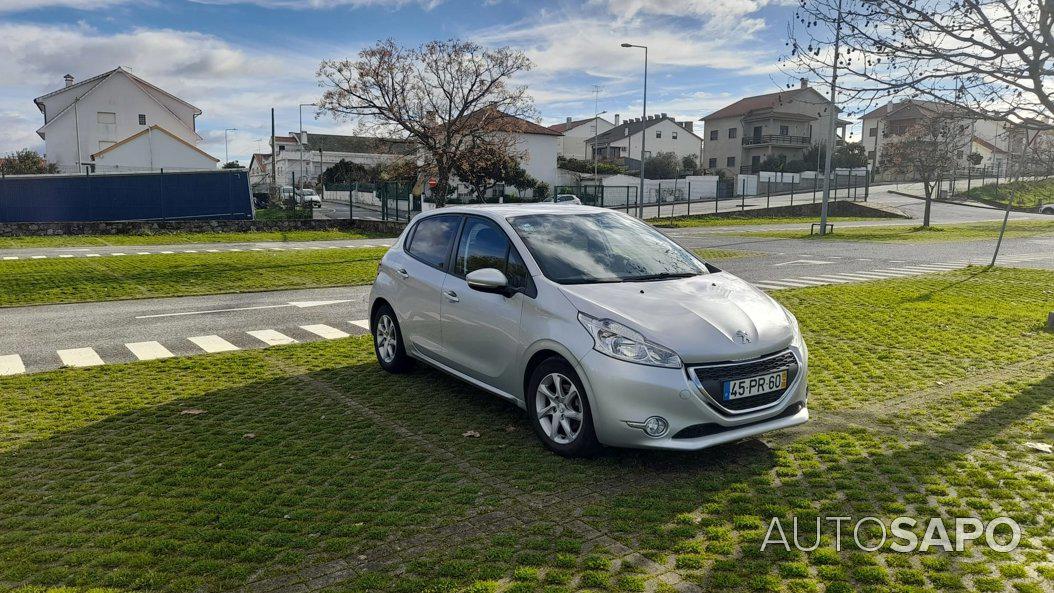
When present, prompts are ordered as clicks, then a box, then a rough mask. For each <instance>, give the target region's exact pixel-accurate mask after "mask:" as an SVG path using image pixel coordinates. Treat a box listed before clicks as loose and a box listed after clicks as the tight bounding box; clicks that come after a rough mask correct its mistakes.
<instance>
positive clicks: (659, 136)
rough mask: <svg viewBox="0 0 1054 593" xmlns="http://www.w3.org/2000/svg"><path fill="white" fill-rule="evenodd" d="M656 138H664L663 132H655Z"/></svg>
mask: <svg viewBox="0 0 1054 593" xmlns="http://www.w3.org/2000/svg"><path fill="white" fill-rule="evenodd" d="M655 137H656V138H662V130H655Z"/></svg>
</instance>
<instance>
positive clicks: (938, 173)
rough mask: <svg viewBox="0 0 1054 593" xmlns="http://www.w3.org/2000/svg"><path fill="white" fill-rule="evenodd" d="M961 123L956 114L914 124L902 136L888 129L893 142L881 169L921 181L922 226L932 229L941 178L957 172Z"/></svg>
mask: <svg viewBox="0 0 1054 593" xmlns="http://www.w3.org/2000/svg"><path fill="white" fill-rule="evenodd" d="M960 121H961V120H960V119H958V118H957V117H955V115H954V114H941V113H938V114H934V115H932V116H929V117H926V118H923V119H921V120H919V121H918V122H916V123H915V125H913V126H912V127H911V128H909V129H908V130H906V131H905V132H904V133H903V134H900V135H894V134H893V131H892V130H890V129H888V128H887V129H886V131H885V134H886V136H890V137H893V140H891V141H889V142H887V143H886V145H885V147H884V148H883V150H882V158H881V162H880V164H879V166H881V167H882V169H883V170H885V171H889V172H892V173H902V174H905V175H911V176H912V177H914V178H915V179H917V180H918V181H921V182H922V187H923V191H924V192H925V196H926V208H925V211H924V214H923V217H922V226H923V227H924V228H928V227H929V226H930V210H931V208H932V205H933V192H934V190H935V189H936V188H937V187H938V186H939V185H940V182H941V180H942V179H946V178H948V177H949V176H950V175H951V174H952V172H953V171H955V168H956V165H957V163H958V160H959V158H960V156H961V152H962V138H963V130H962V124H961V123H959V122H960Z"/></svg>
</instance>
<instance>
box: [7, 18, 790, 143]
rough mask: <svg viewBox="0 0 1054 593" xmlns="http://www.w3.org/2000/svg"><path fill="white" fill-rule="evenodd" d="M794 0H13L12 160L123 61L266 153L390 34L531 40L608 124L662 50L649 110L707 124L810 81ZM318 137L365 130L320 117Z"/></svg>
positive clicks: (217, 135) (217, 130)
mask: <svg viewBox="0 0 1054 593" xmlns="http://www.w3.org/2000/svg"><path fill="white" fill-rule="evenodd" d="M795 4H796V3H795V2H794V1H793V0H583V1H581V2H570V1H529V0H474V1H466V0H197V1H189V0H2V2H0V80H3V81H4V82H3V84H2V85H0V126H2V129H4V130H5V131H6V132H7V134H5V135H4V137H2V138H0V154H2V153H6V152H9V151H12V150H16V149H18V148H22V147H27V146H28V147H32V148H37V149H42V148H43V143H42V142H41V141H40V138H39V137H38V136H37V135H36V134H35V130H36V129H37V128H38V127H39V126H40V125H41V124H42V123H43V122H42V116H41V115H40V113H39V111H37V109H36V107H35V106H34V105H33V101H32V100H33V98H34V97H36V96H39V95H41V94H44V93H46V92H49V91H52V90H55V89H56V88H59V87H60V86H61V85H62V76H63V75H64V74H66V73H67V72H69V73H72V74H73V75H74V76H76V77H77V79H78V80H80V79H84V78H87V77H89V76H93V75H95V74H98V73H100V72H104V71H106V70H109V69H111V68H113V67H116V66H118V65H122V66H125V67H128V68H130V69H131V70H132V71H133V72H135V73H136V74H138V75H139V76H141V77H143V78H145V79H146V80H148V81H150V82H152V83H154V84H156V85H158V86H160V87H162V88H164V89H165V90H168V91H169V92H172V93H174V94H176V95H178V96H180V97H181V98H183V99H186V100H187V101H189V102H191V103H193V104H195V105H197V106H198V107H200V108H201V109H202V110H203V112H204V113H203V115H202V116H200V117H199V118H198V128H199V133H201V135H202V136H204V137H205V142H204V143H203V144H202V148H203V149H205V150H207V151H208V152H210V153H211V154H213V155H215V156H217V157H218V158H221V159H222V158H223V152H224V145H223V130H224V128H237V131H236V132H233V133H231V135H230V157H231V158H232V159H239V160H241V161H242V162H243V163H247V162H248V158H249V156H250V155H251V154H252V153H253V152H255V151H257V150H258V149H263V150H266V139H267V137H268V135H269V133H270V130H269V126H270V122H269V119H268V118H269V110H270V108H271V107H272V106H273V107H275V108H276V110H277V130H278V132H279V133H286V132H288V131H290V130H295V129H297V127H298V123H297V104H298V103H308V102H314V101H316V100H317V99H318V96H319V94H320V89H319V88H318V85H317V82H316V79H315V70H316V68H317V66H318V63H319V61H320V60H322V59H325V58H343V57H353V56H354V55H355V53H356V52H357V51H358V50H359V49H360V48H362V47H364V46H366V45H370V44H372V43H373V42H376V41H377V40H379V39H383V38H387V37H391V38H393V39H395V40H396V41H398V42H400V43H402V44H407V45H416V44H419V43H421V42H424V41H428V40H430V39H437V38H443V39H445V38H451V37H460V38H466V39H473V40H476V41H479V42H481V43H485V44H488V45H494V46H499V45H511V46H514V47H517V48H520V49H523V50H524V51H525V52H527V54H528V55H529V56H530V57H531V58H532V60H533V61H534V63H535V67H534V69H533V70H531V71H530V72H528V73H526V74H524V75H523V76H522V77H520V79H519V82H521V83H523V84H526V85H527V86H528V89H529V90H530V92H531V94H532V96H533V97H534V99H535V103H536V108H537V110H538V112H539V113H540V114H541V117H542V121H543V123H546V124H550V123H556V122H558V121H562V120H563V119H564V118H565V117H567V116H571V117H575V118H579V117H588V116H590V115H592V114H593V91H592V89H593V85H599V86H600V87H601V91H600V107H599V109H601V110H607V111H608V115H607V116H606V117H608V118H609V119H610V118H611V117H613V115H614V114H615V113H619V114H621V115H622V117H624V118H625V117H633V116H636V115H639V114H640V111H641V104H640V95H641V67H642V55H641V53H640V50H630V49H623V48H620V47H619V45H618V44H619V43H620V42H622V41H630V42H634V43H645V44H647V45H648V46H649V47H650V50H649V58H650V60H649V68H650V70H649V80H648V111H649V113H658V112H666V113H668V114H670V115H671V116H674V117H677V118H678V119H687V118H691V119H693V120H697V119H698V118H700V117H701V116H703V115H705V114H706V113H708V112H710V111H713V110H715V109H717V108H719V107H721V106H723V105H725V104H728V103H730V102H732V101H735V100H736V99H738V98H740V97H742V96H745V95H751V94H758V93H764V92H773V91H775V90H778V89H779V88H781V86H784V85H786V84H787V83H788V82H790V81H792V80H793V81H795V83H796V80H797V79H796V77H794V76H792V75H790V74H787V73H783V72H781V71H780V70H779V68H778V67H777V58H778V55H779V53H780V52H782V51H783V50H784V49H785V48H784V41H785V39H786V31H787V24H788V22H789V20H790V19H791V16H792V14H793V8H794V5H795ZM304 111H305V114H304V118H305V123H304V128H305V129H306V130H308V131H351V130H352V129H353V124H352V123H351V122H341V121H334V120H333V119H332V118H329V117H322V118H320V119H317V120H316V119H314V117H313V112H312V111H311V110H310V108H305V110H304Z"/></svg>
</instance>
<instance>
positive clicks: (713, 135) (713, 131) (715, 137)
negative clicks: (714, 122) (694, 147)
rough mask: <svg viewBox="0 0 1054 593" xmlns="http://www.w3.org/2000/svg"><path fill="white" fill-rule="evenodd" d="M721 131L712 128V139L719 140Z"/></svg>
mask: <svg viewBox="0 0 1054 593" xmlns="http://www.w3.org/2000/svg"><path fill="white" fill-rule="evenodd" d="M719 133H720V132H719V131H718V130H710V139H711V140H717V138H718V134H719Z"/></svg>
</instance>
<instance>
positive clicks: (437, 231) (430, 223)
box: [406, 215, 461, 270]
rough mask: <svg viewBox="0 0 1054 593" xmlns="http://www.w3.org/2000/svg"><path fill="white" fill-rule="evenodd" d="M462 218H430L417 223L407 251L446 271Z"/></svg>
mask: <svg viewBox="0 0 1054 593" xmlns="http://www.w3.org/2000/svg"><path fill="white" fill-rule="evenodd" d="M460 224H461V217H460V216H456V215H440V216H430V217H428V218H426V219H424V220H422V221H421V222H419V223H417V227H416V228H415V229H414V234H413V237H411V238H410V244H409V245H408V246H407V248H406V251H407V253H409V254H410V255H412V256H414V257H415V258H417V259H419V260H421V261H423V262H424V263H426V264H428V265H430V266H432V267H434V268H439V269H441V270H443V269H446V263H447V258H448V257H449V256H450V246H451V245H452V244H453V243H454V237H455V236H457V229H458V226H460Z"/></svg>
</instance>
